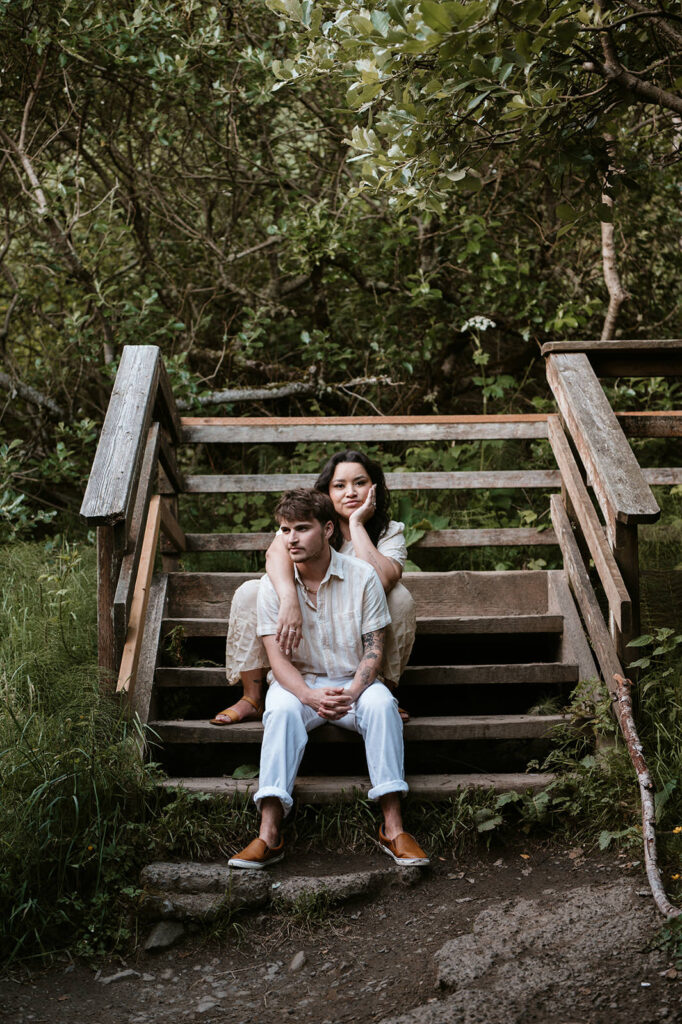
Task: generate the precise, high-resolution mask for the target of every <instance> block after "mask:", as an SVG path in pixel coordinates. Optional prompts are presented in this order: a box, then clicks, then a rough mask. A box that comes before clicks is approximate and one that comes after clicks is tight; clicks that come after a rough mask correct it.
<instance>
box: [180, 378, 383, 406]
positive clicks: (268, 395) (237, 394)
mask: <svg viewBox="0 0 682 1024" xmlns="http://www.w3.org/2000/svg"><path fill="white" fill-rule="evenodd" d="M397 383H398V382H397V381H393V380H391V378H390V377H356V378H355V379H354V380H348V381H345V382H344V383H343V384H325V382H324V381H323V380H321V379H319V380H311V381H292V382H291V383H289V384H273V385H272V386H271V387H268V388H228V389H227V390H225V391H211V392H210V393H209V394H207V395H200V396H198V397H197V398H195V399H193V400H191V401H188V400H187V399H180V400H179V401H177V402H176V403H175V404H176V405H177V407H178V409H182V410H187V409H193V408H194V407H195V406H197V405H202V406H203V405H222V403H223V402H230V403H232V402H263V401H269V400H272V399H276V398H291V397H292V396H293V395H319V394H323V393H328V392H330V391H340V392H344V391H346V392H347V389H348V388H355V387H359V386H360V385H361V384H389V385H391V386H395V385H396V384H397ZM353 397H354V398H357V397H358V396H357V395H354V396H353Z"/></svg>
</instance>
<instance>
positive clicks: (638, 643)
mask: <svg viewBox="0 0 682 1024" xmlns="http://www.w3.org/2000/svg"><path fill="white" fill-rule="evenodd" d="M653 641H654V638H653V637H652V636H649V634H648V633H643V634H642V635H641V636H638V637H635V639H634V640H631V641H630V643H629V644H628V645H627V646H628V647H647V646H648V645H649V644H651V643H653Z"/></svg>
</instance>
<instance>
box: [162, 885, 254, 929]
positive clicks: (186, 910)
mask: <svg viewBox="0 0 682 1024" xmlns="http://www.w3.org/2000/svg"><path fill="white" fill-rule="evenodd" d="M269 899H270V887H269V885H268V882H267V879H266V878H262V877H261V876H260V875H259V876H258V877H257V878H251V877H249V878H248V879H244V880H243V881H240V882H239V883H236V884H235V885H234V886H233V887H232V888H231V889H230V890H228V891H227V892H225V893H223V894H220V893H212V892H203V893H189V892H178V893H166V894H165V895H157V894H155V893H146V894H145V897H144V905H143V911H144V913H145V914H146V915H147V917H153V916H156V917H160V918H162V919H168V918H174V919H176V920H177V921H211V920H213V919H214V918H215V917H217V915H218V914H219V913H221V912H222V911H225V910H229V911H235V910H245V909H250V908H252V907H262V906H263V904H264V903H267V902H268V901H269Z"/></svg>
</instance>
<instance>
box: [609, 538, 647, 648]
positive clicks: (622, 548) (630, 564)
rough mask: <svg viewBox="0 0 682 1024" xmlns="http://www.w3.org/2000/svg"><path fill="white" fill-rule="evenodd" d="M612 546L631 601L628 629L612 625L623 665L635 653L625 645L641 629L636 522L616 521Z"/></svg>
mask: <svg viewBox="0 0 682 1024" xmlns="http://www.w3.org/2000/svg"><path fill="white" fill-rule="evenodd" d="M612 547H613V554H614V558H615V559H616V563H617V565H618V568H619V569H620V572H621V576H622V577H623V581H624V583H625V586H626V587H627V589H628V593H629V595H630V600H631V601H632V622H631V626H630V629H629V630H624V631H623V630H620V629H618V626H617V625H616V624H615V623H614V626H613V638H614V641H615V643H616V649H617V650H618V656H619V657H620V659H621V661H622V662H623V665H628V664H629V662H631V661H632V660H633V659H634V658H635V657H637V655H636V654H633V653H632V651H628V650H627V645H628V643H629V642H630V640H633V639H634V638H635V637H636V636H639V634H640V633H641V631H642V627H641V617H640V607H639V541H638V536H637V526H636V524H634V523H633V524H630V525H628V524H626V523H618V522H616V524H615V530H614V536H613V543H612Z"/></svg>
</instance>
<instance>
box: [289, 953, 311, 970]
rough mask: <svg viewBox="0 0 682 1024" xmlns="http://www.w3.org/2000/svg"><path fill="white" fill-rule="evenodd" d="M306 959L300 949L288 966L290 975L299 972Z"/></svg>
mask: <svg viewBox="0 0 682 1024" xmlns="http://www.w3.org/2000/svg"><path fill="white" fill-rule="evenodd" d="M307 959H308V958H307V956H306V955H305V953H304V952H303V950H302V949H300V950H299V951H298V953H297V954H296V956H295V957H294V958H293V960H292V961H291V963H290V964H289V970H290V971H291V973H292V974H293V973H294V972H295V971H300V970H301V968H302V967H304V966H305V963H306V960H307Z"/></svg>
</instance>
